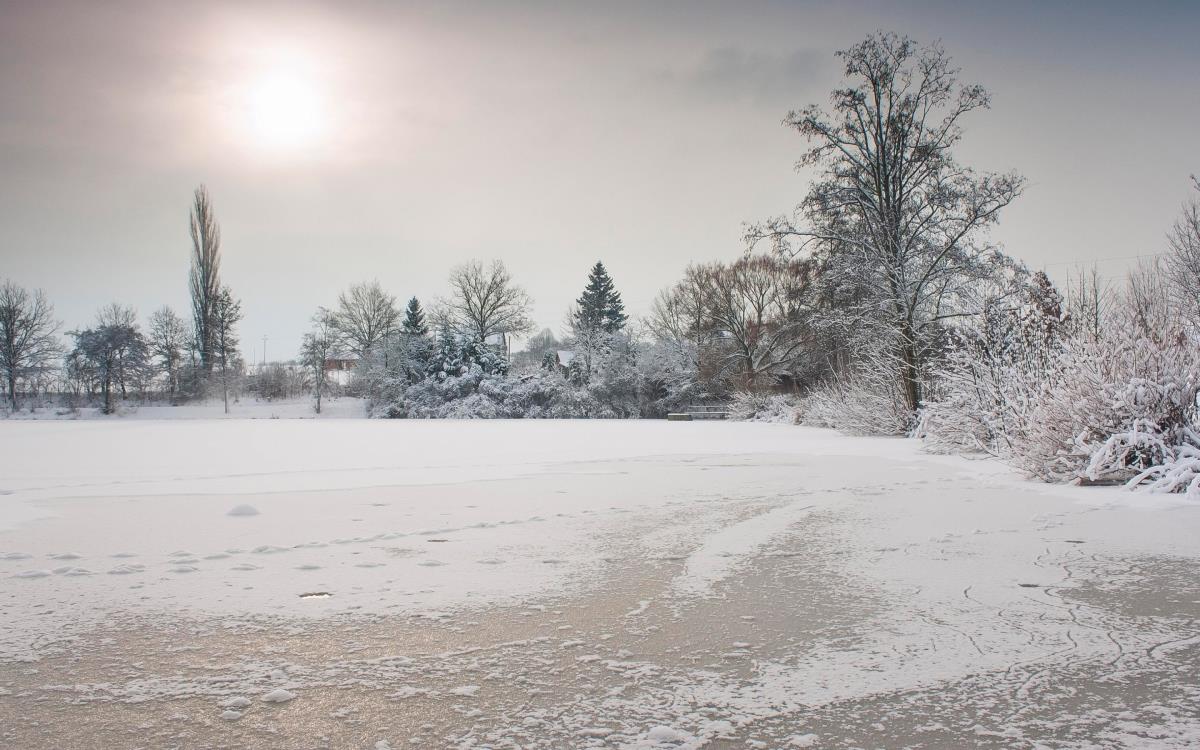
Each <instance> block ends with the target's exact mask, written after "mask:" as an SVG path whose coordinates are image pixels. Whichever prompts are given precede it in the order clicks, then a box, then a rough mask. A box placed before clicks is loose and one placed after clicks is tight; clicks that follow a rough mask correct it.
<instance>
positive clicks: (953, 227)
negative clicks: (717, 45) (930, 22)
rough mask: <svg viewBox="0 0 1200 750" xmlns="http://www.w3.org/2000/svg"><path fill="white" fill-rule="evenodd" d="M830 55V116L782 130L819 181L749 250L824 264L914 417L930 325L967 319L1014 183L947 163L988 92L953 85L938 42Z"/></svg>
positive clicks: (809, 117) (876, 41) (795, 118)
mask: <svg viewBox="0 0 1200 750" xmlns="http://www.w3.org/2000/svg"><path fill="white" fill-rule="evenodd" d="M838 56H839V57H841V58H842V60H843V61H844V62H845V76H846V78H847V79H849V82H848V85H847V86H846V87H845V88H842V89H838V90H836V91H834V92H833V96H832V108H831V111H830V112H829V113H826V112H823V111H822V110H821V109H820V108H819V107H817V106H815V105H811V106H809V107H806V108H805V109H802V110H800V111H796V112H791V113H789V114H788V116H787V118H786V119H785V120H784V123H785V124H786V125H788V126H790V127H793V128H795V129H796V130H797V131H798V132H799V133H800V134H801V135H802V136H804V137H805V138H806V139H807V140H808V141H809V142H810V143H811V144H812V146H811V148H810V149H809V150H808V151H807V152H806V153H805V154H804V156H803V157H802V158H801V160H800V163H799V166H800V167H816V168H818V169H819V170H820V173H819V177H818V179H817V180H816V181H815V182H814V183H813V185H812V187H811V188H810V190H809V193H808V195H807V197H806V198H805V199H804V201H803V202H802V203H801V204H800V205H799V206H798V207H797V208H796V210H795V212H794V213H793V214H792V215H791V216H785V217H779V218H775V219H771V220H769V221H767V222H765V223H763V224H761V225H758V226H755V227H752V228H750V229H749V231H748V232H747V240H748V242H749V243H750V244H751V246H753V244H755V243H757V242H759V241H761V240H764V239H765V240H770V241H771V242H772V243H773V245H774V247H775V249H776V250H777V251H778V252H779V253H781V254H783V255H785V256H791V255H793V254H796V253H801V252H806V253H812V254H819V255H822V256H824V258H825V259H826V261H827V271H826V272H827V273H829V274H831V275H832V276H833V277H834V281H835V282H837V283H840V284H842V285H844V287H845V289H847V290H851V291H852V292H853V293H852V294H849V295H848V298H849V299H851V300H853V301H854V304H853V305H847V306H846V309H845V314H848V315H851V316H853V317H854V319H855V320H856V321H857V322H860V323H862V324H864V325H867V324H871V323H875V322H878V323H882V324H883V325H884V327H885V329H884V330H886V331H887V333H888V334H890V336H891V337H892V338H893V340H894V342H893V346H894V349H895V359H896V365H895V366H896V368H897V370H896V376H897V377H898V379H899V382H900V384H901V386H902V389H903V392H904V397H905V401H906V402H907V404H908V408H909V409H910V410H915V409H916V408H917V407H918V406H919V405H920V403H921V400H922V387H923V386H922V384H923V380H924V375H925V373H924V370H925V358H926V354H927V351H928V348H929V344H930V338H931V337H932V335H933V334H934V333H935V328H936V326H937V325H938V324H939V322H940V321H943V320H945V319H947V318H949V317H954V316H960V315H963V314H966V312H967V311H964V310H962V309H961V308H960V307H959V306H958V305H957V304H956V303H957V302H958V301H959V300H958V297H959V292H960V291H961V290H962V289H963V288H964V287H966V286H969V285H970V284H971V282H972V280H973V279H974V278H977V277H979V276H981V275H985V274H987V273H988V271H989V265H990V263H991V262H993V260H994V259H996V258H997V257H998V254H996V253H994V248H991V247H988V246H986V245H984V244H980V243H979V242H978V239H979V236H980V235H981V230H983V229H985V228H986V227H988V226H989V225H991V224H993V223H994V222H995V221H996V220H997V217H998V215H999V212H1000V210H1001V209H1002V208H1004V207H1005V206H1007V205H1008V204H1009V203H1010V202H1012V200H1013V199H1014V198H1016V197H1017V196H1018V195H1019V194H1020V192H1021V189H1022V184H1023V180H1022V178H1020V177H1019V176H1017V175H1015V174H1005V175H996V174H982V175H980V174H976V173H975V172H974V171H972V170H971V169H969V168H967V167H964V166H961V165H960V164H958V162H956V161H955V159H954V157H953V155H952V153H951V152H952V149H953V148H954V146H955V145H956V144H958V142H959V141H960V140H961V138H962V132H963V131H962V128H961V125H960V121H961V120H962V119H963V117H964V116H965V115H967V114H968V113H970V112H972V111H974V110H977V109H982V108H986V107H987V106H988V105H989V96H988V93H987V92H986V91H985V90H984V89H983V88H982V87H981V86H978V85H960V84H959V83H958V80H957V75H958V70H957V69H956V68H954V67H952V65H951V62H950V58H949V57H947V56H946V53H945V52H944V51H943V50H942V49H941V47H940V46H938V45H932V46H929V47H925V48H922V49H918V48H917V45H916V43H915V42H913V41H912V40H910V39H908V38H904V37H898V36H896V35H894V34H873V35H871V36H868V37H867V38H866V39H865V40H864V41H862V42H860V43H859V44H857V45H855V46H854V47H852V48H850V49H849V50H846V51H843V52H839V53H838Z"/></svg>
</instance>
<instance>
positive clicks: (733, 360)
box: [702, 255, 813, 391]
mask: <svg viewBox="0 0 1200 750" xmlns="http://www.w3.org/2000/svg"><path fill="white" fill-rule="evenodd" d="M812 267H813V264H812V263H810V262H803V261H795V260H792V261H788V260H784V259H781V258H779V257H778V256H761V255H756V256H750V257H746V258H742V259H740V260H738V261H737V262H735V263H732V264H729V265H726V264H723V263H717V264H713V265H711V266H707V267H705V268H704V273H703V276H702V284H703V287H702V288H703V290H704V307H705V313H706V318H707V320H708V324H709V325H710V326H712V327H713V329H714V332H715V333H716V334H719V335H720V336H721V337H722V338H723V339H724V341H725V343H726V346H725V348H724V351H723V352H722V359H723V361H724V363H725V367H726V369H727V370H732V371H734V372H736V373H737V375H738V376H739V379H740V380H741V386H742V387H743V388H745V389H747V390H751V391H753V390H757V389H758V388H760V387H761V386H763V385H767V384H769V383H771V382H774V381H775V380H776V379H777V378H778V377H779V376H780V375H784V374H791V373H793V372H795V369H796V367H797V364H798V362H799V360H800V358H801V355H802V354H803V353H804V351H805V348H806V347H807V346H808V345H809V344H810V343H811V337H810V336H809V332H810V323H811V321H810V313H811V311H812V307H813V300H812V299H811V297H810V294H809V292H810V285H811V283H812V280H813V272H812Z"/></svg>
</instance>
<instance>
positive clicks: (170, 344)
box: [148, 305, 190, 396]
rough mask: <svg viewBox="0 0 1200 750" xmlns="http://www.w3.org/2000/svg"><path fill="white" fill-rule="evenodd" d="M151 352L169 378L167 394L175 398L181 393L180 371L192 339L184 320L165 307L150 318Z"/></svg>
mask: <svg viewBox="0 0 1200 750" xmlns="http://www.w3.org/2000/svg"><path fill="white" fill-rule="evenodd" d="M148 338H149V344H150V352H151V354H152V355H154V356H155V357H157V358H158V360H159V366H160V367H161V368H162V372H163V374H164V375H166V376H167V392H168V393H169V394H171V395H172V396H174V395H175V394H177V393H178V392H179V381H180V377H179V370H180V367H181V366H182V364H183V353H184V351H185V350H186V349H187V346H188V342H189V341H190V337H189V334H188V330H187V326H186V325H185V324H184V322H183V319H182V318H180V317H179V316H178V315H176V314H175V311H174V310H172V309H171V308H169V307H166V306H165V305H164V306H163V307H160V308H159V309H158V310H156V311H155V312H154V314H153V315H151V316H150V331H149V337H148Z"/></svg>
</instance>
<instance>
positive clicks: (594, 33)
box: [0, 0, 1200, 361]
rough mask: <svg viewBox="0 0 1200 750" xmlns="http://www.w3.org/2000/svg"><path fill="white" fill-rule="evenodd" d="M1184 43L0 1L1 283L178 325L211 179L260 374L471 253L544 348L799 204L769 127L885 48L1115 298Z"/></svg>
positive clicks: (1030, 241) (1166, 204)
mask: <svg viewBox="0 0 1200 750" xmlns="http://www.w3.org/2000/svg"><path fill="white" fill-rule="evenodd" d="M1197 28H1200V3H1190V2H1179V3H1165V2H1163V3H1155V2H1141V3H1129V4H1116V3H1113V4H1108V3H1101V2H1087V3H1084V2H1078V3H1071V2H1029V3H1023V2H1006V3H994V2H980V3H968V2H955V3H949V2H948V3H900V2H876V3H869V2H839V3H833V2H752V1H746V2H736V3H735V2H728V3H709V2H686V3H684V2H667V1H663V2H629V3H622V2H604V3H578V4H572V3H565V2H545V3H542V2H512V3H499V2H475V3H473V2H430V3H401V2H356V1H355V0H345V1H343V2H326V3H317V2H220V1H219V0H217V1H207V2H198V3H189V2H185V1H180V2H170V3H161V2H125V1H122V0H115V1H113V2H104V3H96V2H92V1H91V0H81V1H80V2H73V3H72V2H56V1H55V0H25V1H21V0H17V1H14V0H0V227H3V234H2V235H0V278H8V279H12V280H14V281H16V282H17V283H20V284H22V285H24V286H27V287H35V288H42V289H44V290H45V291H46V293H47V295H48V296H49V297H50V299H51V300H52V301H53V303H54V304H55V308H56V311H57V314H58V317H59V318H60V319H62V321H63V324H64V330H71V329H75V328H81V327H84V326H87V325H88V324H90V322H91V321H92V320H93V319H94V315H95V311H96V310H97V309H98V308H100V307H101V306H103V305H105V304H107V303H110V302H113V301H117V302H120V303H122V304H126V305H131V306H133V307H135V308H136V309H137V310H138V311H139V313H140V314H141V315H142V317H143V319H144V318H146V317H148V316H149V314H150V313H151V312H153V311H154V310H155V309H157V308H158V307H161V306H162V305H170V306H171V307H173V308H175V309H176V310H177V311H178V312H180V313H181V314H184V315H185V316H186V314H187V310H188V298H187V272H188V263H189V253H190V250H191V247H190V240H189V237H188V210H189V206H190V202H191V197H192V191H193V189H194V188H195V187H196V186H197V185H199V184H201V183H203V184H205V185H207V186H208V188H209V190H210V192H211V194H212V199H213V202H214V205H215V208H216V214H217V219H218V221H219V222H220V225H221V230H222V236H223V246H222V253H223V261H222V264H223V265H222V275H223V280H224V281H225V283H226V284H228V285H229V286H230V287H231V288H232V289H233V291H234V292H235V294H237V295H238V296H240V297H241V298H242V300H243V309H244V313H245V318H244V320H243V322H242V325H241V334H242V342H243V349H244V351H245V354H246V356H247V357H250V358H252V359H253V360H254V361H258V360H260V359H262V357H263V346H264V344H263V338H264V337H266V356H267V358H269V359H271V360H275V359H286V358H290V357H292V356H294V355H295V352H296V350H297V349H298V347H299V343H300V338H301V335H302V333H303V331H304V330H306V328H307V326H308V321H309V319H310V318H311V316H312V314H313V312H314V311H315V310H316V308H317V307H318V306H321V305H325V306H330V305H333V304H334V303H335V301H336V298H337V294H338V292H339V291H340V290H342V289H344V288H346V287H347V286H349V285H350V284H353V283H355V282H359V281H365V280H372V279H377V280H378V281H379V282H380V283H381V284H382V285H383V286H384V287H385V288H386V289H387V290H388V291H389V292H391V293H392V294H394V295H395V296H396V297H397V298H398V299H399V300H400V301H401V302H403V301H404V300H407V299H408V298H409V297H410V296H413V295H416V296H418V297H419V298H421V299H422V300H423V301H426V302H427V303H431V302H432V301H433V300H435V299H436V298H437V297H438V296H440V295H444V294H445V293H446V287H447V285H446V277H447V275H448V273H449V271H450V269H451V268H452V267H453V266H454V265H456V264H459V263H462V262H465V261H467V260H470V259H473V258H479V259H483V260H488V259H492V258H500V259H502V260H504V262H505V263H506V264H507V265H508V267H509V269H510V271H511V272H512V274H513V276H514V277H515V278H516V280H517V281H518V282H519V283H520V284H521V285H522V286H524V287H525V288H526V289H527V290H528V291H529V293H530V294H531V295H532V296H533V298H534V299H535V306H534V308H533V315H534V317H535V319H536V320H537V321H538V323H539V327H550V328H551V329H552V330H554V331H555V332H556V333H557V332H559V331H560V329H561V328H562V327H563V321H564V319H565V317H566V312H567V309H568V307H569V306H570V304H571V303H572V301H573V300H574V299H575V298H576V297H577V296H578V295H579V293H580V291H581V290H582V287H583V285H584V284H585V282H586V277H587V272H588V269H589V268H590V267H591V265H592V264H593V263H595V262H596V261H597V260H602V261H603V262H604V263H605V265H606V266H607V267H608V268H609V270H610V273H611V274H612V276H613V278H614V280H615V282H616V284H617V287H618V289H619V290H620V291H621V292H622V293H623V296H624V299H625V301H626V304H627V307H628V309H629V311H630V312H631V313H632V314H634V315H638V314H642V313H644V312H645V311H646V310H647V308H648V307H649V305H650V303H651V301H652V300H653V298H654V295H655V294H656V293H657V292H658V291H659V290H660V289H662V288H663V287H666V286H669V285H670V284H671V283H672V282H673V281H674V280H675V279H676V278H678V276H679V274H680V272H681V271H682V270H683V268H684V267H685V266H686V265H687V264H688V263H689V262H692V261H709V260H721V259H732V258H736V257H737V256H738V255H739V254H740V253H741V252H742V251H743V249H744V248H743V245H742V244H741V239H740V238H741V236H742V233H743V223H745V222H753V221H756V220H760V219H763V218H766V217H768V216H772V215H776V214H781V213H785V212H787V211H789V210H790V209H791V208H792V207H793V206H794V205H795V204H796V203H797V202H798V201H799V200H800V199H801V198H802V196H803V195H804V192H805V190H806V188H807V184H808V176H807V175H806V174H804V173H798V172H797V171H796V169H795V166H794V165H795V161H796V159H797V158H798V157H799V156H800V155H801V153H802V152H803V150H804V147H805V143H804V141H803V139H802V138H801V137H800V136H799V135H798V134H797V133H795V132H794V131H789V130H788V129H786V128H785V127H783V126H782V125H781V120H782V118H783V117H784V116H785V114H786V113H787V112H788V111H789V110H790V109H795V108H799V107H802V106H804V105H807V104H810V103H816V104H825V103H827V102H828V98H829V92H830V90H831V89H832V88H834V87H835V86H837V85H838V83H839V77H840V72H841V71H840V68H839V66H838V63H837V60H836V59H835V58H834V52H835V51H836V50H838V49H843V48H846V47H849V46H850V45H852V44H854V43H855V42H857V41H859V40H861V39H862V38H863V37H864V36H865V35H866V34H868V33H871V32H873V31H876V30H889V31H896V32H898V33H901V34H907V35H909V36H911V37H913V38H914V39H916V40H917V41H919V42H931V41H935V40H940V41H941V43H942V44H943V46H944V47H945V48H946V50H947V52H948V53H949V54H950V55H951V56H952V57H953V58H954V60H955V62H956V64H957V65H958V66H960V67H961V68H962V79H963V80H964V81H969V82H978V83H982V84H983V85H984V86H986V87H987V88H988V89H989V90H990V91H991V93H992V98H993V99H992V108H991V109H990V110H988V111H985V112H977V113H974V114H973V115H972V116H971V118H970V119H969V120H967V121H966V127H967V133H966V137H965V139H964V141H963V143H962V144H961V145H960V147H959V148H958V150H957V155H958V157H959V159H960V161H962V162H965V163H966V164H969V165H971V166H973V167H975V168H977V169H980V170H994V171H1008V170H1016V171H1018V172H1020V173H1022V174H1023V175H1025V176H1026V178H1027V179H1028V188H1027V190H1026V192H1025V194H1024V195H1023V196H1022V197H1021V198H1020V199H1019V200H1018V201H1017V202H1016V203H1014V204H1013V205H1012V206H1011V207H1009V209H1008V210H1007V211H1006V212H1005V213H1004V215H1003V216H1002V219H1001V223H1000V226H999V227H998V228H996V229H995V230H994V231H993V232H992V236H991V239H992V240H994V241H996V242H999V243H1001V244H1003V246H1004V247H1005V249H1006V250H1007V251H1008V252H1009V253H1011V254H1012V255H1014V256H1016V257H1018V258H1020V259H1022V260H1024V261H1026V262H1027V263H1028V264H1029V265H1030V266H1032V267H1035V268H1045V270H1047V271H1048V272H1050V273H1051V275H1052V276H1053V277H1055V278H1056V279H1059V280H1062V279H1063V278H1064V277H1065V276H1066V274H1067V273H1068V272H1069V271H1071V270H1073V269H1078V268H1081V267H1088V266H1090V264H1091V263H1093V262H1096V263H1097V267H1098V268H1099V270H1100V272H1101V274H1103V275H1105V276H1108V277H1111V278H1119V277H1120V276H1121V274H1122V273H1123V272H1124V271H1125V269H1126V268H1127V267H1128V265H1129V264H1130V263H1133V262H1136V257H1137V256H1142V255H1149V254H1154V253H1159V252H1161V251H1162V249H1163V245H1164V234H1165V232H1166V231H1167V230H1168V229H1169V227H1170V225H1171V222H1172V221H1173V220H1174V219H1175V217H1176V216H1177V215H1178V212H1179V209H1180V206H1181V204H1182V202H1183V201H1184V200H1186V199H1187V198H1188V197H1189V180H1188V175H1189V174H1192V173H1200V152H1198V151H1197V132H1198V123H1200V86H1197V85H1196V82H1197V80H1198V78H1200V76H1198V74H1200V45H1196V43H1195V30H1196V29H1197Z"/></svg>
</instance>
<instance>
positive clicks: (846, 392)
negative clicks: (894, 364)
mask: <svg viewBox="0 0 1200 750" xmlns="http://www.w3.org/2000/svg"><path fill="white" fill-rule="evenodd" d="M800 422H801V423H802V424H805V425H809V426H812V427H829V428H832V429H835V430H840V431H842V432H845V433H848V434H851V435H905V434H908V432H909V431H910V430H911V429H912V424H911V422H912V415H911V412H910V411H909V410H908V407H907V405H906V404H905V400H904V393H903V391H902V390H901V385H900V383H899V382H898V381H897V379H896V378H895V377H894V376H893V375H892V372H891V371H890V370H883V369H878V368H865V367H864V368H861V369H859V370H857V371H855V372H852V373H850V374H849V375H845V376H838V377H833V378H831V379H829V380H828V381H826V382H825V383H822V384H821V385H818V386H816V387H814V388H812V389H810V390H809V391H808V392H807V393H806V394H805V395H804V397H803V398H802V399H801V400H800Z"/></svg>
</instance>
